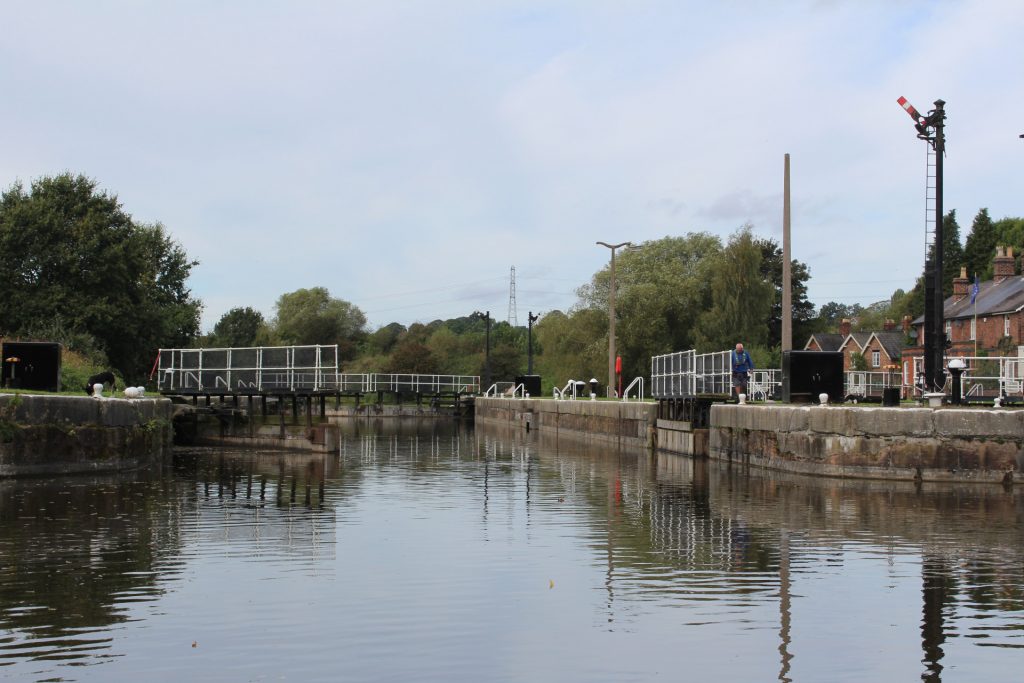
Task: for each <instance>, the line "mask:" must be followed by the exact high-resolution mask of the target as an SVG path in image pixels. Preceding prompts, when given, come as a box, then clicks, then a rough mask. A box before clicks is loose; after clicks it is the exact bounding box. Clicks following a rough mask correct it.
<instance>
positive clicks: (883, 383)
mask: <svg viewBox="0 0 1024 683" xmlns="http://www.w3.org/2000/svg"><path fill="white" fill-rule="evenodd" d="M898 386H900V373H899V372H890V371H867V370H850V371H849V372H847V373H846V396H854V397H857V398H869V397H871V398H881V396H882V392H883V390H884V389H888V388H890V387H898Z"/></svg>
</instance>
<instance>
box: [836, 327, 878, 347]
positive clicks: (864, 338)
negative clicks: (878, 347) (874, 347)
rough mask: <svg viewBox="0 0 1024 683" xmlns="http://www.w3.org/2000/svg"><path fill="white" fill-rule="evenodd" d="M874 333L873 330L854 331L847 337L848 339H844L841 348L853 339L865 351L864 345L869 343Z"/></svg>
mask: <svg viewBox="0 0 1024 683" xmlns="http://www.w3.org/2000/svg"><path fill="white" fill-rule="evenodd" d="M872 334H874V333H873V332H853V333H851V334H850V335H848V336H847V337H846V339H844V340H843V343H842V345H841V346H840V347H839V348H840V349H842V348H845V347H846V345H847V344H849V343H850V341H851V340H852V341H853V343H855V344H856V345H857V346H859V347H860V349H861V351H863V350H864V347H865V346H867V345H868V340H869V339H871V335H872Z"/></svg>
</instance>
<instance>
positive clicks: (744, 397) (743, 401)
mask: <svg viewBox="0 0 1024 683" xmlns="http://www.w3.org/2000/svg"><path fill="white" fill-rule="evenodd" d="M737 398H739V402H740V405H741V406H745V405H747V395H746V394H739V396H738V397H737Z"/></svg>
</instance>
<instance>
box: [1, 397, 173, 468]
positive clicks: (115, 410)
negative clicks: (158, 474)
mask: <svg viewBox="0 0 1024 683" xmlns="http://www.w3.org/2000/svg"><path fill="white" fill-rule="evenodd" d="M171 410H172V408H171V402H170V401H169V400H167V399H165V398H148V399H134V400H128V399H96V398H92V397H89V396H48V395H37V394H0V477H9V476H20V475H38V474H67V473H74V472H100V471H117V470H125V469H134V468H137V467H142V466H146V465H149V464H154V463H158V462H163V461H165V460H167V459H169V458H170V456H171V443H172V439H173V427H172V424H171Z"/></svg>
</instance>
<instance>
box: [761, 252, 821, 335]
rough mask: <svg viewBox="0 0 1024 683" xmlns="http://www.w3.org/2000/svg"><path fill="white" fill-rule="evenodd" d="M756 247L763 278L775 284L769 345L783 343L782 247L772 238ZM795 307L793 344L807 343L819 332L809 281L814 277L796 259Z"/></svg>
mask: <svg viewBox="0 0 1024 683" xmlns="http://www.w3.org/2000/svg"><path fill="white" fill-rule="evenodd" d="M754 244H756V245H757V246H758V248H759V249H760V250H761V278H762V279H763V280H765V281H767V282H770V283H772V285H773V286H774V287H775V296H774V298H773V299H772V309H771V314H770V316H769V318H768V345H769V346H772V347H774V346H779V345H780V344H781V343H782V247H781V246H780V245H779V244H778V243H777V242H776V241H775V240H773V239H771V238H759V239H755V240H754ZM790 270H791V279H792V303H793V313H792V315H793V344H794V346H798V343H797V342H798V340H803V339H806V338H807V337H808V336H810V335H811V334H812V333H813V331H814V328H815V324H814V317H815V316H814V304H812V303H811V302H810V301H808V300H807V281H808V280H810V279H811V273H810V271H809V270H808V269H807V264H805V263H801V262H800V261H797V260H796V259H793V260H792V262H791V265H790Z"/></svg>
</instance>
